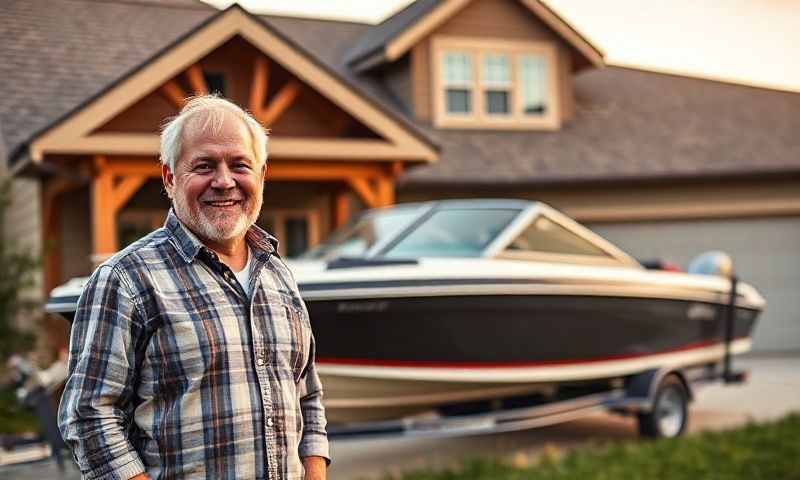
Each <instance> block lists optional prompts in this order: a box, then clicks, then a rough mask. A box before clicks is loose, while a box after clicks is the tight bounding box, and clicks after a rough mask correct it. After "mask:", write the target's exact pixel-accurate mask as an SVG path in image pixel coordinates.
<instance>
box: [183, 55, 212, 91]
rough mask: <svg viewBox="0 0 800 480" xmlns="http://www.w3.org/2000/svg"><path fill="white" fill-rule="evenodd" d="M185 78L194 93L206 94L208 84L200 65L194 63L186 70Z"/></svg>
mask: <svg viewBox="0 0 800 480" xmlns="http://www.w3.org/2000/svg"><path fill="white" fill-rule="evenodd" d="M186 78H187V79H188V80H189V85H190V86H191V87H192V93H193V94H194V95H208V85H206V79H205V77H203V70H202V69H201V68H200V65H198V64H196V63H195V64H194V65H192V66H191V67H189V68H188V69H187V70H186Z"/></svg>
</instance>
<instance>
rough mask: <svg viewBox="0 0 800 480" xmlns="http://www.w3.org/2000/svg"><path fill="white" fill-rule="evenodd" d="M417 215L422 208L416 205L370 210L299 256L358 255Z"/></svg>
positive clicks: (331, 256)
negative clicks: (353, 222)
mask: <svg viewBox="0 0 800 480" xmlns="http://www.w3.org/2000/svg"><path fill="white" fill-rule="evenodd" d="M421 214H422V209H420V208H419V207H394V208H389V209H381V210H373V211H371V212H369V213H367V214H365V215H364V216H363V217H361V218H360V219H359V220H358V221H357V222H356V223H355V224H351V225H348V226H346V227H344V228H342V229H340V230H337V231H336V232H334V233H333V235H332V236H331V237H330V238H328V239H326V240H325V242H323V243H322V244H320V245H318V246H316V247H315V248H314V249H313V250H310V251H308V252H306V254H305V255H303V256H304V257H305V258H316V259H325V260H333V259H335V258H340V257H359V256H362V255H364V254H365V253H366V252H367V251H368V250H369V249H370V248H371V247H372V246H373V245H375V243H377V242H379V241H384V240H386V239H387V238H389V237H392V236H394V235H397V234H398V233H399V232H400V231H402V230H403V229H404V228H406V227H407V226H408V225H409V224H410V223H411V222H413V221H414V220H416V219H417V218H418V217H419V216H420V215H421Z"/></svg>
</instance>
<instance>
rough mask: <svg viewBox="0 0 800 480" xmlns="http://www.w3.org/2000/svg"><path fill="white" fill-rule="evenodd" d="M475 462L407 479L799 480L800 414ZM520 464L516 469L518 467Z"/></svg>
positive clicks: (405, 478)
mask: <svg viewBox="0 0 800 480" xmlns="http://www.w3.org/2000/svg"><path fill="white" fill-rule="evenodd" d="M524 463H525V462H521V461H520V459H519V458H517V459H516V461H511V460H508V461H501V460H484V459H473V460H468V461H465V462H464V463H463V464H462V465H461V466H460V467H459V468H457V469H452V470H447V471H435V472H434V471H420V472H412V473H407V474H404V475H402V476H401V477H398V478H401V479H402V480H467V479H469V480H511V479H515V480H517V479H519V480H522V479H525V480H538V479H549V480H567V479H570V480H623V479H675V480H684V479H686V480H696V479H730V480H733V479H748V480H751V479H764V480H800V414H792V415H789V416H788V417H786V418H784V419H782V420H780V421H778V422H775V423H770V424H762V425H748V426H746V427H743V428H740V429H738V430H731V431H727V432H707V433H702V434H698V435H692V436H686V437H682V438H677V439H668V440H658V441H637V442H624V443H614V444H609V445H603V446H599V445H598V446H588V447H583V448H579V449H576V450H573V451H571V452H569V453H566V454H564V455H560V454H558V453H555V452H549V454H548V453H547V452H545V454H544V455H543V456H542V459H541V461H539V462H531V463H535V464H532V465H530V466H523V465H521V464H524ZM515 464H516V465H515Z"/></svg>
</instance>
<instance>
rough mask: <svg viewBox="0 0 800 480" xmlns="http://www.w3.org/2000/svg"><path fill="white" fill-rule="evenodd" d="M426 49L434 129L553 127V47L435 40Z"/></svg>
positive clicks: (555, 118)
mask: <svg viewBox="0 0 800 480" xmlns="http://www.w3.org/2000/svg"><path fill="white" fill-rule="evenodd" d="M432 48H433V55H432V62H433V64H432V68H433V72H434V86H435V89H436V91H435V92H434V93H435V94H434V102H435V103H436V107H435V109H434V122H435V124H436V126H437V127H454V128H504V129H505V128H511V129H517V128H519V129H537V128H540V129H556V128H558V127H559V125H560V119H559V112H558V108H557V107H558V102H556V99H557V98H558V92H557V87H558V85H557V83H558V82H557V81H556V80H557V72H556V49H555V46H553V45H550V44H547V43H539V42H516V41H499V40H498V41H491V40H483V39H468V38H454V37H436V38H434V40H433V43H432Z"/></svg>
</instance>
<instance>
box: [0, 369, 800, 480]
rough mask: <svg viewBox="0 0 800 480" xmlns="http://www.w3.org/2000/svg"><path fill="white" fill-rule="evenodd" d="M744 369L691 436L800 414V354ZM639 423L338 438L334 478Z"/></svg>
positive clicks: (591, 437)
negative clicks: (743, 377) (745, 376)
mask: <svg viewBox="0 0 800 480" xmlns="http://www.w3.org/2000/svg"><path fill="white" fill-rule="evenodd" d="M735 365H736V367H737V368H743V369H747V370H749V371H750V380H749V381H748V383H746V384H745V385H735V386H721V385H712V386H709V387H706V388H705V389H703V390H700V391H698V392H697V400H696V401H695V402H694V403H693V404H692V407H691V418H690V427H689V430H690V432H698V431H704V430H719V429H728V428H734V427H736V426H739V425H742V424H745V423H747V422H748V421H758V422H761V421H769V420H773V419H777V418H780V417H782V416H784V415H786V414H787V413H789V412H792V411H797V412H800V354H797V355H790V356H781V357H768V356H758V357H746V358H741V359H736V362H735ZM636 436H637V435H636V422H635V420H633V419H631V418H624V417H618V416H613V415H607V414H598V415H594V416H591V417H586V418H582V419H580V420H575V421H573V422H570V423H566V424H561V425H556V426H552V427H545V428H540V429H535V430H529V431H525V432H514V433H506V434H497V435H482V436H475V437H463V438H449V439H444V440H442V439H437V440H433V439H432V440H420V439H377V440H376V439H371V440H368V441H359V440H338V441H335V442H332V444H331V454H332V456H333V459H334V463H333V465H332V466H331V469H330V470H329V475H328V478H329V479H331V480H349V479H369V478H381V477H382V476H383V475H384V474H385V473H387V472H394V473H396V472H400V471H404V470H410V469H418V468H425V467H435V468H436V467H445V466H448V465H452V464H454V463H456V462H458V461H459V460H460V459H462V458H465V457H474V456H479V455H480V456H484V455H502V456H506V457H509V458H512V459H514V460H515V461H526V460H527V459H529V458H531V457H532V456H534V455H536V454H538V453H539V452H541V451H542V450H543V449H545V450H546V449H564V448H571V447H574V446H578V445H581V444H585V443H587V442H602V441H608V440H624V439H634V438H636ZM45 478H46V479H54V480H56V479H64V480H73V479H75V480H77V479H78V478H80V477H79V476H78V475H77V473H75V472H74V471H72V470H71V471H70V472H68V473H67V474H63V475H59V474H58V472H57V470H56V468H55V466H54V465H52V464H50V463H48V462H45V463H40V464H38V465H28V466H20V467H5V468H3V469H0V480H6V479H8V480H11V479H14V480H28V479H30V480H41V479H45Z"/></svg>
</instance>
